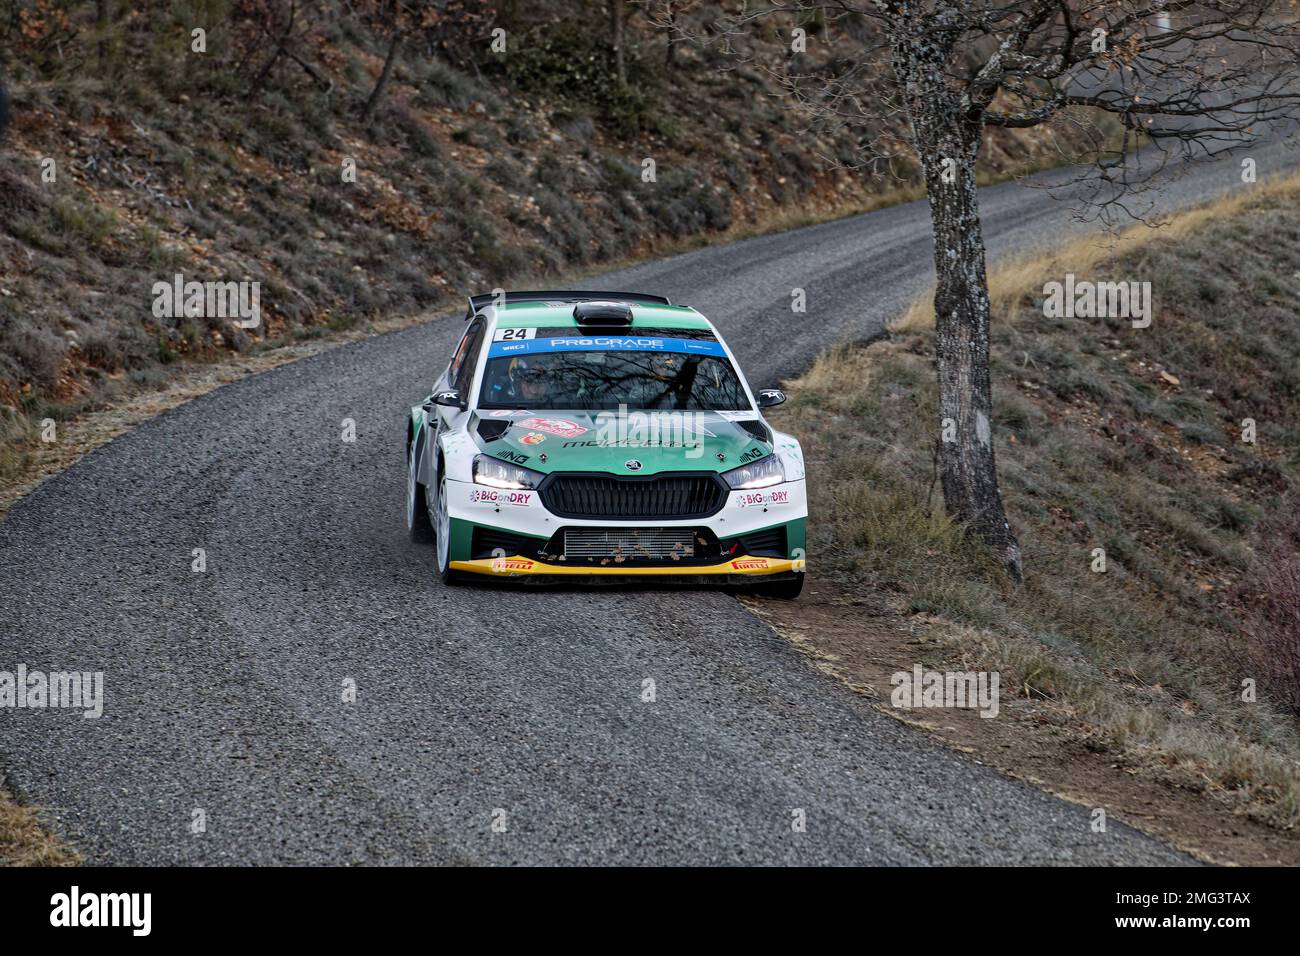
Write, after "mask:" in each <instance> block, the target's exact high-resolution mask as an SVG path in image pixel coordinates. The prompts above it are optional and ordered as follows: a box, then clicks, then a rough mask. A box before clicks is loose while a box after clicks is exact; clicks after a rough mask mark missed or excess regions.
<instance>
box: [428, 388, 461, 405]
mask: <svg viewBox="0 0 1300 956" xmlns="http://www.w3.org/2000/svg"><path fill="white" fill-rule="evenodd" d="M433 404H435V405H447V406H449V407H451V408H464V407H465V403H464V402H463V401H461V398H460V392H458V391H456V390H455V389H454V388H449V389H447V391H445V392H437V393H435V394H434V396H433Z"/></svg>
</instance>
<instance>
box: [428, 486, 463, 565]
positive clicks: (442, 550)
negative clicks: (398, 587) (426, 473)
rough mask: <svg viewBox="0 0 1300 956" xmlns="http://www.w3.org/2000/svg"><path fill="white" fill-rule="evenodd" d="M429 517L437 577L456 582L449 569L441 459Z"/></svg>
mask: <svg viewBox="0 0 1300 956" xmlns="http://www.w3.org/2000/svg"><path fill="white" fill-rule="evenodd" d="M429 519H430V523H431V524H432V525H433V533H434V536H435V537H436V538H437V542H438V547H437V549H436V550H437V553H438V577H440V578H441V579H442V583H443V584H448V585H451V584H458V583H459V580H460V578H459V576H458V575H457V574H456V572H455V571H453V570H452V569H451V513H450V511H449V510H448V508H447V476H446V474H445V473H444V469H443V467H442V462H441V461H440V462H438V490H437V493H436V494H435V495H434V504H433V513H432V514H431V515H430V516H429Z"/></svg>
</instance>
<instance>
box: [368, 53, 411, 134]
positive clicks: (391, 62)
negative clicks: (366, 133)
mask: <svg viewBox="0 0 1300 956" xmlns="http://www.w3.org/2000/svg"><path fill="white" fill-rule="evenodd" d="M405 39H406V37H405V35H404V34H403V33H402V32H401V31H400V30H397V29H394V31H393V38H392V39H391V40H390V41H389V42H388V55H387V56H385V57H384V68H383V70H381V71H380V73H379V79H378V80H376V81H375V88H374V89H373V90H372V91H371V93H370V98H369V99H367V100H366V105H365V107H364V108H363V109H362V110H361V122H362V123H363V124H367V125H369V123H370V118H371V117H372V116H374V113H375V107H376V106H378V105H379V101H380V100H381V99H382V98H383V96H384V90H386V89H387V88H388V81H389V79H390V78H391V77H392V75H393V67H394V66H395V65H396V64H397V58H398V56H400V55H401V52H402V42H403V41H404V40H405Z"/></svg>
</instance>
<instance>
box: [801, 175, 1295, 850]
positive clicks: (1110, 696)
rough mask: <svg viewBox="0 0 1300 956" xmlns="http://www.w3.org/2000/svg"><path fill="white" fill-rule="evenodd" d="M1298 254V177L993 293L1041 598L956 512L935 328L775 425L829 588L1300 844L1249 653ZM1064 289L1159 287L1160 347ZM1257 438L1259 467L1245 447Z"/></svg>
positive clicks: (835, 369) (865, 357) (1011, 452)
mask: <svg viewBox="0 0 1300 956" xmlns="http://www.w3.org/2000/svg"><path fill="white" fill-rule="evenodd" d="M1298 240H1300V177H1293V178H1290V179H1288V180H1284V181H1278V182H1273V183H1271V184H1269V185H1266V186H1264V185H1262V186H1261V187H1260V188H1258V189H1256V190H1252V191H1250V192H1248V193H1246V194H1244V195H1242V196H1239V197H1234V198H1232V199H1229V200H1224V201H1221V202H1216V203H1214V204H1212V205H1210V206H1208V207H1205V208H1203V209H1198V210H1195V211H1192V212H1190V213H1188V214H1186V215H1184V216H1180V217H1178V218H1177V219H1175V220H1174V221H1172V222H1171V223H1170V224H1169V225H1168V226H1167V227H1166V228H1164V229H1162V230H1158V231H1152V230H1150V229H1145V228H1143V229H1139V230H1133V231H1130V232H1129V233H1126V234H1125V235H1123V236H1121V237H1120V238H1119V239H1118V240H1117V241H1116V242H1115V243H1114V244H1112V245H1109V246H1104V247H1097V246H1096V245H1095V244H1093V243H1075V244H1071V245H1070V246H1067V247H1066V248H1065V249H1064V250H1058V251H1054V252H1053V253H1051V254H1048V255H1045V256H1041V257H1038V258H1036V259H1023V260H1020V261H1017V262H1016V263H1014V264H1013V265H1012V266H1010V267H1008V268H1007V269H997V270H995V271H994V273H993V275H992V277H991V278H992V284H993V286H994V289H995V300H996V302H997V306H996V308H995V314H996V316H997V317H998V319H999V321H997V322H995V323H994V327H993V332H992V349H993V356H992V358H993V373H994V392H995V435H996V437H997V440H998V446H997V455H998V462H999V471H1000V474H1001V479H1002V487H1003V493H1004V496H1005V498H1006V500H1007V504H1008V510H1009V513H1010V516H1011V519H1012V523H1013V525H1014V526H1015V527H1016V529H1017V531H1018V533H1019V534H1020V537H1021V542H1022V545H1023V546H1024V550H1025V555H1026V569H1027V573H1028V578H1027V581H1026V584H1025V585H1024V587H1021V588H1013V587H1012V586H1010V584H1009V583H1008V582H1007V581H1006V580H1005V579H1004V578H1003V576H1002V575H1001V573H1000V572H999V570H998V569H997V566H996V562H992V561H990V560H989V559H988V556H987V555H985V554H984V553H983V551H982V550H981V549H980V548H979V547H978V546H976V545H974V544H972V543H971V542H970V541H969V540H968V539H967V538H966V537H965V536H964V534H963V533H962V530H961V529H960V528H957V527H954V526H953V525H952V523H951V522H950V521H949V520H948V518H947V517H946V516H945V515H944V514H943V510H942V501H941V493H940V492H939V491H938V489H937V488H936V487H935V484H934V479H935V475H934V464H933V457H932V447H933V446H932V434H931V430H930V428H929V426H928V424H927V423H929V422H931V421H933V420H934V418H935V414H936V402H935V394H934V373H933V355H932V351H931V348H930V341H929V336H928V335H926V334H924V333H923V332H921V331H917V329H918V328H919V327H923V326H924V324H925V323H924V322H919V323H918V322H916V321H908V322H904V323H901V324H900V325H899V326H896V327H895V328H896V330H895V332H894V333H893V336H892V338H891V340H889V341H886V342H882V343H877V344H876V345H873V346H871V347H869V348H867V349H848V348H839V349H836V350H833V351H831V352H830V353H828V354H827V355H824V356H823V357H822V358H821V359H819V360H818V362H817V363H816V365H815V366H814V367H813V368H812V369H811V370H810V371H809V372H808V373H806V374H805V375H803V376H802V377H801V378H799V379H798V380H796V381H795V382H793V383H791V384H790V392H791V394H792V397H793V401H792V402H791V403H790V405H789V406H787V408H786V409H784V410H782V411H781V412H780V414H779V415H778V416H777V418H778V421H779V422H780V423H781V425H782V427H784V428H786V429H787V430H790V431H792V432H794V433H795V434H798V435H799V436H800V438H801V439H802V440H803V441H804V445H805V451H806V454H807V456H808V459H809V466H810V476H811V477H810V480H811V481H812V482H813V484H814V485H815V486H816V487H817V488H818V498H817V506H816V507H815V509H814V514H813V520H812V522H811V523H810V535H811V539H810V544H809V551H810V555H812V556H813V560H814V561H815V562H816V566H817V570H819V571H820V573H822V574H825V575H828V576H829V577H831V578H833V579H834V580H836V581H838V582H840V584H841V586H843V587H844V588H845V589H846V590H848V591H851V592H855V593H862V592H863V591H864V590H867V591H874V592H877V593H885V594H898V595H902V597H903V600H904V602H905V605H906V609H907V611H909V612H910V614H911V615H912V616H913V622H914V623H916V624H917V625H918V626H922V627H924V628H925V630H926V632H927V634H928V636H929V637H930V639H932V640H938V641H939V642H941V644H942V645H943V646H944V647H945V648H947V653H948V654H949V656H950V657H951V661H952V662H953V663H957V662H960V663H961V664H962V665H963V667H962V668H961V669H966V668H974V669H993V670H999V671H1001V672H1002V674H1003V681H1002V684H1003V687H1004V688H1007V689H1010V688H1016V692H1017V693H1018V694H1019V695H1020V696H1021V697H1022V698H1023V699H1029V700H1033V701H1036V702H1037V704H1038V706H1037V707H1036V708H1035V709H1036V711H1038V712H1039V713H1049V714H1051V715H1052V719H1053V720H1056V721H1059V722H1060V724H1061V726H1062V727H1064V728H1067V729H1068V731H1069V733H1071V734H1072V735H1074V736H1075V737H1076V738H1077V739H1082V740H1086V741H1088V742H1089V746H1096V747H1104V748H1107V749H1108V750H1109V751H1110V752H1112V753H1114V754H1116V755H1117V757H1119V758H1121V759H1123V760H1124V761H1126V762H1128V763H1131V764H1132V765H1133V766H1134V767H1137V768H1140V771H1141V772H1143V773H1148V774H1151V775H1153V776H1154V777H1157V778H1160V779H1164V780H1167V781H1170V782H1173V783H1176V784H1177V785H1179V786H1182V787H1192V788H1195V789H1198V790H1203V791H1206V792H1207V793H1210V794H1212V795H1214V797H1215V798H1216V799H1219V800H1222V801H1224V802H1225V803H1226V804H1227V805H1229V806H1231V807H1233V808H1236V809H1238V810H1240V811H1242V812H1246V813H1249V814H1251V815H1252V816H1254V817H1256V818H1258V819H1260V820H1262V821H1265V822H1268V823H1270V824H1272V825H1273V826H1277V827H1283V828H1286V827H1291V826H1294V825H1295V824H1296V823H1297V822H1300V732H1298V728H1297V723H1296V721H1295V719H1294V716H1293V715H1292V714H1291V713H1290V711H1289V708H1288V707H1287V706H1286V702H1287V696H1286V693H1285V688H1284V687H1282V686H1280V685H1278V684H1277V683H1276V682H1274V683H1273V684H1272V685H1271V686H1270V685H1269V680H1268V676H1269V675H1267V674H1264V673H1260V672H1259V669H1258V668H1257V667H1256V666H1254V665H1253V664H1252V661H1251V658H1250V648H1249V647H1248V646H1247V642H1246V641H1245V640H1244V639H1243V635H1244V634H1245V633H1247V632H1248V630H1249V628H1250V623H1251V620H1252V614H1253V613H1254V608H1255V607H1257V606H1258V604H1259V598H1258V592H1259V590H1260V588H1261V587H1262V583H1261V582H1263V581H1265V580H1266V575H1265V574H1264V573H1263V567H1262V563H1263V559H1262V558H1261V557H1259V556H1257V555H1258V553H1259V552H1260V549H1261V545H1262V544H1263V543H1264V540H1265V538H1264V537H1262V536H1265V535H1268V534H1269V533H1270V532H1268V530H1267V526H1265V525H1262V524H1261V520H1262V518H1263V517H1264V516H1266V515H1268V514H1270V513H1271V512H1274V511H1276V510H1277V509H1278V508H1279V507H1280V506H1281V505H1280V502H1281V501H1282V499H1283V497H1284V494H1285V492H1286V490H1287V489H1288V488H1295V487H1297V486H1298V485H1300V426H1298V424H1297V423H1300V367H1298V366H1300V363H1297V361H1296V356H1297V355H1300V307H1298V306H1297V304H1296V303H1297V302H1300V241H1298ZM1066 271H1069V272H1074V273H1076V274H1078V275H1081V276H1083V275H1087V276H1089V277H1092V278H1097V279H1119V278H1124V279H1130V280H1131V279H1149V280H1151V281H1152V282H1153V285H1154V289H1155V300H1156V305H1157V311H1156V314H1155V321H1154V323H1153V325H1152V327H1151V328H1149V329H1146V330H1134V329H1131V328H1130V327H1129V325H1128V323H1127V322H1126V321H1122V320H1113V321H1107V320H1082V319H1073V320H1070V319H1061V320H1054V319H1048V318H1045V317H1044V316H1043V315H1042V310H1041V308H1040V307H1039V306H1038V305H1037V304H1036V301H1037V300H1038V299H1040V298H1041V293H1040V290H1041V289H1042V285H1043V282H1044V281H1046V280H1047V279H1050V278H1057V279H1059V278H1060V276H1061V275H1062V273H1064V272H1066ZM916 311H917V310H914V313H915V312H916ZM1094 323H1095V324H1094ZM1247 417H1249V418H1254V419H1256V420H1257V421H1258V423H1259V424H1258V427H1259V429H1260V431H1259V440H1258V444H1256V445H1247V444H1243V443H1242V442H1241V441H1240V440H1239V439H1240V435H1239V431H1240V422H1241V420H1242V419H1243V418H1247ZM1097 547H1102V548H1104V549H1105V551H1106V555H1107V561H1108V568H1107V571H1106V573H1104V574H1099V573H1094V572H1093V571H1092V570H1091V562H1092V552H1093V549H1094V548H1097ZM1244 678H1257V679H1258V681H1259V683H1260V686H1261V695H1260V699H1259V700H1258V701H1257V702H1255V703H1247V702H1244V701H1243V700H1242V699H1241V681H1242V680H1243V679H1244Z"/></svg>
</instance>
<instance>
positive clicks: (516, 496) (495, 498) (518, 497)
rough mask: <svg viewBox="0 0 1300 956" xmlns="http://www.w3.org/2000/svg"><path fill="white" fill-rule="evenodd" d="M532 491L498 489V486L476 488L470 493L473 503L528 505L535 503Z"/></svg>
mask: <svg viewBox="0 0 1300 956" xmlns="http://www.w3.org/2000/svg"><path fill="white" fill-rule="evenodd" d="M534 494H536V492H532V491H498V490H497V489H496V488H474V489H473V490H471V491H470V493H469V500H470V503H471V504H476V505H484V504H486V505H516V506H518V507H521V508H522V507H527V506H528V505H531V504H532V503H533V495H534Z"/></svg>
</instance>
